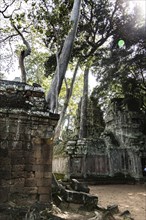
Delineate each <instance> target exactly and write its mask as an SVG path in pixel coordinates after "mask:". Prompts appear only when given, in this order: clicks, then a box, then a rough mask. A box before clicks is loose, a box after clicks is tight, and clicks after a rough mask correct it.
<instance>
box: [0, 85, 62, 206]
mask: <svg viewBox="0 0 146 220" xmlns="http://www.w3.org/2000/svg"><path fill="white" fill-rule="evenodd" d="M57 121H58V115H55V114H51V113H50V112H49V111H48V110H47V107H46V103H45V97H44V91H43V90H42V88H41V87H39V86H37V85H34V86H29V85H27V84H24V83H19V82H10V81H0V204H3V203H7V202H10V201H11V202H13V203H15V204H19V205H26V204H27V205H28V204H33V203H35V202H36V201H38V202H41V203H49V202H51V180H52V175H51V173H52V135H53V131H54V128H55V125H56V123H57Z"/></svg>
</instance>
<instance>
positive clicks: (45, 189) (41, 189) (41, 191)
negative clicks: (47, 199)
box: [38, 186, 50, 194]
mask: <svg viewBox="0 0 146 220" xmlns="http://www.w3.org/2000/svg"><path fill="white" fill-rule="evenodd" d="M38 193H39V194H49V193H50V187H49V186H39V187H38Z"/></svg>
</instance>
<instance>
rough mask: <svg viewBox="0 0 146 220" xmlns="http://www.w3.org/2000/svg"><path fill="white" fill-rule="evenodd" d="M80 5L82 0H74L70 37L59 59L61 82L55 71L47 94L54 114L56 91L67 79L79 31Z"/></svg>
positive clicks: (58, 90)
mask: <svg viewBox="0 0 146 220" xmlns="http://www.w3.org/2000/svg"><path fill="white" fill-rule="evenodd" d="M80 5H81V0H74V4H73V8H72V13H71V17H70V22H71V24H72V27H71V30H70V31H69V33H68V36H67V37H66V40H65V42H64V45H63V48H62V51H61V54H60V57H59V82H58V83H57V74H56V71H55V75H54V78H53V80H52V83H51V87H50V90H49V92H48V94H47V97H46V100H47V102H48V106H49V108H50V111H52V112H54V110H55V108H56V100H55V99H56V97H55V96H54V93H55V90H56V85H57V95H58V94H59V93H60V90H61V87H62V83H63V79H64V77H65V73H66V70H67V66H68V63H69V59H70V55H71V51H72V47H73V43H74V39H75V35H76V31H77V26H78V20H79V17H80Z"/></svg>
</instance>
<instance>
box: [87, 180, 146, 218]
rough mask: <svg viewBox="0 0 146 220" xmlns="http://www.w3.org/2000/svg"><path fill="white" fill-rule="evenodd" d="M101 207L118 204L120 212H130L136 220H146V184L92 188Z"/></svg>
mask: <svg viewBox="0 0 146 220" xmlns="http://www.w3.org/2000/svg"><path fill="white" fill-rule="evenodd" d="M90 193H91V194H94V195H98V199H99V205H101V206H103V207H106V206H107V205H112V204H117V205H118V207H119V210H120V211H125V210H129V211H130V213H131V216H132V217H133V218H134V220H146V184H142V185H106V186H91V187H90Z"/></svg>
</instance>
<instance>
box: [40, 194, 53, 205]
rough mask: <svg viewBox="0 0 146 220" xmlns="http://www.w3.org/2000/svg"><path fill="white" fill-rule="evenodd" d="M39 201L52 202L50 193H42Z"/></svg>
mask: <svg viewBox="0 0 146 220" xmlns="http://www.w3.org/2000/svg"><path fill="white" fill-rule="evenodd" d="M39 201H40V202H42V203H48V202H50V194H47V195H40V196H39Z"/></svg>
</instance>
